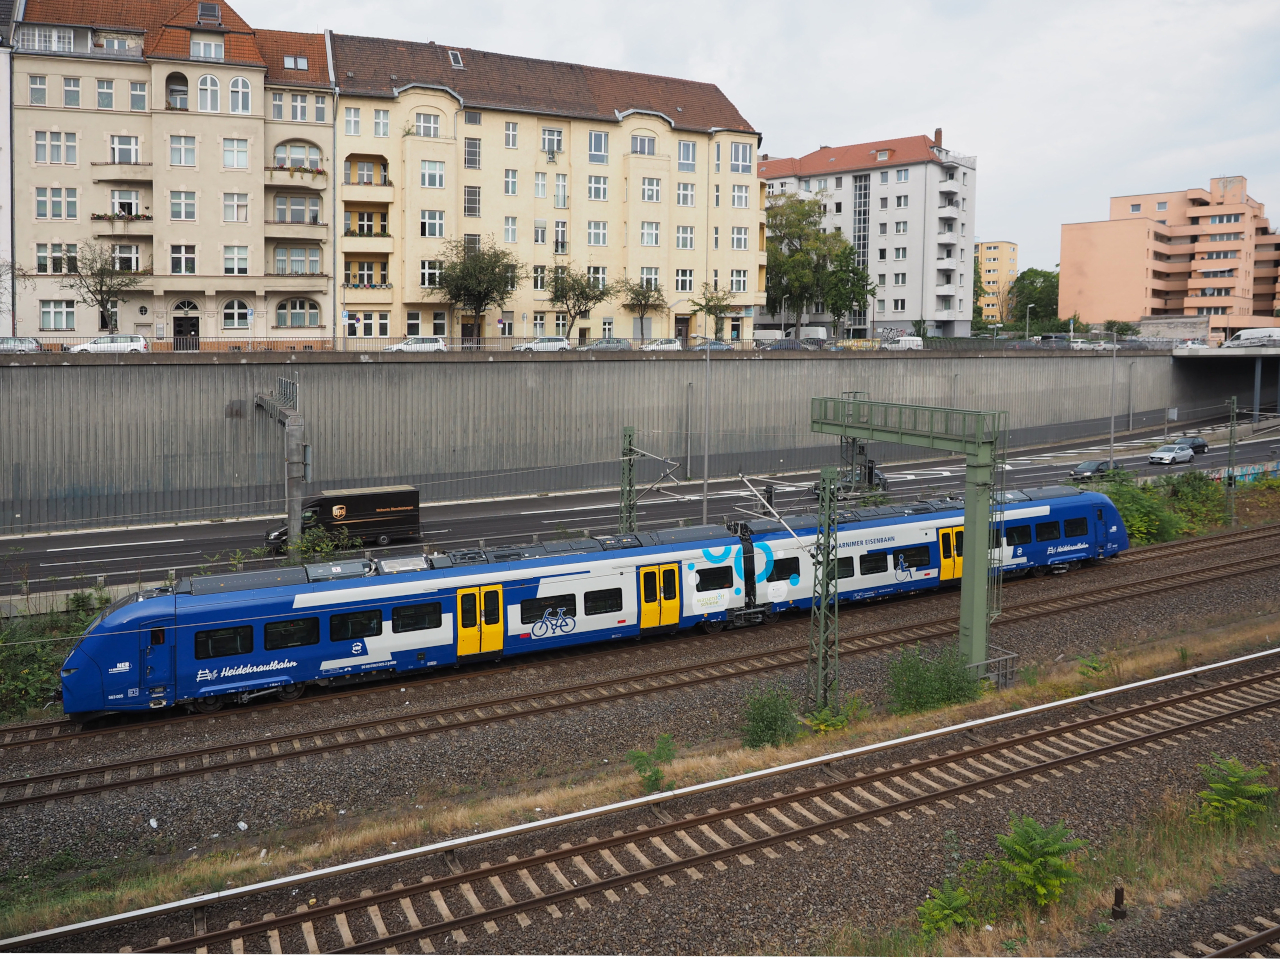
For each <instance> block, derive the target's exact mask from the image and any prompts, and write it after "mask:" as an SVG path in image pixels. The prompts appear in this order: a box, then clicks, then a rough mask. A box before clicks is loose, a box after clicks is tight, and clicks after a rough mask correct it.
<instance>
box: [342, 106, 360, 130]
mask: <svg viewBox="0 0 1280 960" xmlns="http://www.w3.org/2000/svg"><path fill="white" fill-rule="evenodd" d="M345 130H346V134H347V136H348V137H358V136H360V108H359V107H347V108H346V127H345Z"/></svg>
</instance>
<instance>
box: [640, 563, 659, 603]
mask: <svg viewBox="0 0 1280 960" xmlns="http://www.w3.org/2000/svg"><path fill="white" fill-rule="evenodd" d="M640 580H641V582H642V583H643V586H644V602H645V603H657V602H658V572H657V571H656V570H646V571H645V572H644V574H643V575H642V576H641V577H640Z"/></svg>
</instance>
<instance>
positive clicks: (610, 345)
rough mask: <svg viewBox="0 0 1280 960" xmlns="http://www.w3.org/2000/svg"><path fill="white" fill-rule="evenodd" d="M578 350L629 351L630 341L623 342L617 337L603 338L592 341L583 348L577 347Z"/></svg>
mask: <svg viewBox="0 0 1280 960" xmlns="http://www.w3.org/2000/svg"><path fill="white" fill-rule="evenodd" d="M578 349H579V350H630V349H631V341H630V340H623V339H621V338H618V337H603V338H601V339H600V340H593V341H592V342H591V343H588V344H586V345H585V346H582V347H579V348H578Z"/></svg>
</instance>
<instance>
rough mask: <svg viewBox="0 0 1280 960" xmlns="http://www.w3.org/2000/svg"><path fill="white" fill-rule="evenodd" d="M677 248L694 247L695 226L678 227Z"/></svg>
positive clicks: (688, 248) (687, 248) (686, 248)
mask: <svg viewBox="0 0 1280 960" xmlns="http://www.w3.org/2000/svg"><path fill="white" fill-rule="evenodd" d="M676 249H677V250H692V249H693V227H676Z"/></svg>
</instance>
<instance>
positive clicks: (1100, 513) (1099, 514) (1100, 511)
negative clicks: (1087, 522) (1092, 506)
mask: <svg viewBox="0 0 1280 960" xmlns="http://www.w3.org/2000/svg"><path fill="white" fill-rule="evenodd" d="M1098 522H1099V523H1101V522H1102V508H1101V507H1099V508H1098Z"/></svg>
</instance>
